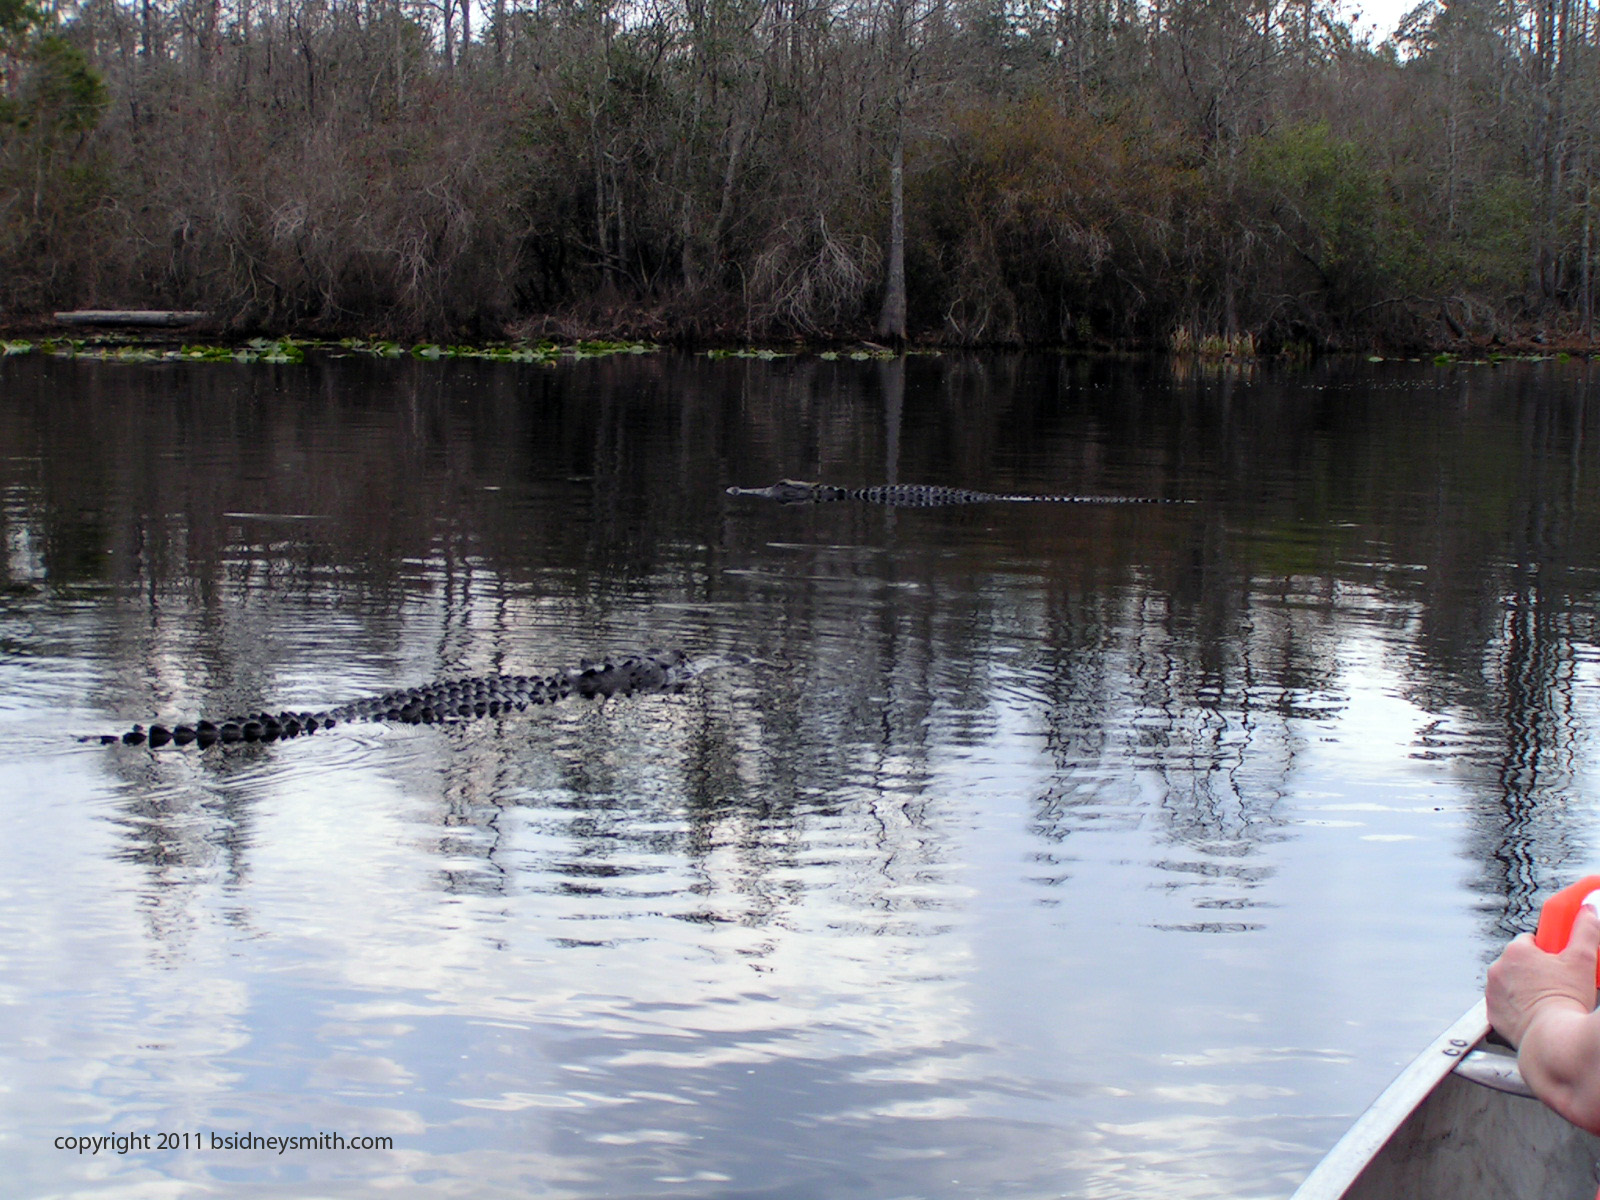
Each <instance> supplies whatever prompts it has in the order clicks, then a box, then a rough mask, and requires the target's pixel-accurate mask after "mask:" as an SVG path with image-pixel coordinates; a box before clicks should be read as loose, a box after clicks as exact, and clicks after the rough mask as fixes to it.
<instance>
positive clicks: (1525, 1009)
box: [1485, 904, 1600, 1046]
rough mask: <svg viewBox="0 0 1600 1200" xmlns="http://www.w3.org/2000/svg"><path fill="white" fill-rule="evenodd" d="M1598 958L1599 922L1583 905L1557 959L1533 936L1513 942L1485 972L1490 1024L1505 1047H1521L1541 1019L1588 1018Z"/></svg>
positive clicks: (1590, 1010) (1591, 910)
mask: <svg viewBox="0 0 1600 1200" xmlns="http://www.w3.org/2000/svg"><path fill="white" fill-rule="evenodd" d="M1597 955H1600V916H1596V915H1595V911H1594V910H1593V909H1592V908H1590V907H1589V906H1588V905H1587V904H1585V905H1584V906H1583V907H1581V908H1580V909H1579V910H1578V917H1577V920H1575V921H1574V922H1573V923H1572V935H1571V938H1570V939H1569V940H1568V942H1567V948H1566V949H1565V950H1563V951H1561V953H1559V954H1546V953H1545V952H1544V951H1543V950H1541V949H1539V948H1538V947H1537V946H1535V945H1534V944H1533V937H1532V935H1531V934H1526V933H1525V934H1523V935H1522V936H1521V937H1519V938H1516V939H1514V940H1513V941H1512V942H1511V944H1510V945H1508V946H1507V947H1506V948H1505V950H1504V951H1502V952H1501V954H1500V957H1499V958H1498V959H1496V960H1495V962H1494V965H1493V966H1491V967H1490V968H1489V982H1488V986H1487V987H1486V988H1485V997H1486V998H1487V1000H1488V1002H1489V1021H1490V1023H1491V1024H1492V1025H1493V1026H1494V1027H1495V1029H1497V1030H1498V1031H1499V1032H1500V1035H1501V1036H1502V1037H1504V1038H1505V1039H1506V1041H1508V1042H1510V1043H1511V1044H1512V1045H1513V1046H1521V1045H1522V1042H1523V1039H1524V1038H1525V1037H1527V1034H1528V1029H1529V1027H1530V1026H1532V1025H1533V1023H1534V1020H1535V1018H1537V1017H1539V1016H1541V1015H1543V1014H1545V1013H1548V1012H1558V1011H1559V1012H1576V1013H1579V1014H1587V1013H1590V1012H1592V1011H1593V1010H1594V1006H1595V959H1596V956H1597Z"/></svg>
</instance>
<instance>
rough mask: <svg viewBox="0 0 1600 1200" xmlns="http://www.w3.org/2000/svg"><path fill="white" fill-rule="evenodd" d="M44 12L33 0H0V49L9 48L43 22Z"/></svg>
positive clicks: (16, 44) (19, 42)
mask: <svg viewBox="0 0 1600 1200" xmlns="http://www.w3.org/2000/svg"><path fill="white" fill-rule="evenodd" d="M45 20H46V17H45V12H44V10H43V9H42V8H40V7H39V6H38V5H37V4H35V3H33V0H0V50H10V49H12V48H14V47H16V46H18V45H21V44H22V42H23V41H24V40H25V39H26V38H27V36H28V35H29V34H30V33H32V32H33V31H34V30H35V29H37V28H39V27H40V26H42V25H43V24H44V23H45Z"/></svg>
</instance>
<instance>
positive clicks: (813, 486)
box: [728, 479, 1191, 508]
mask: <svg viewBox="0 0 1600 1200" xmlns="http://www.w3.org/2000/svg"><path fill="white" fill-rule="evenodd" d="M728 495H730V496H760V497H761V498H762V499H764V500H776V501H777V502H778V503H780V504H824V503H827V502H830V501H834V500H863V501H866V502H867V503H869V504H891V505H894V506H896V507H899V508H937V507H940V506H942V505H947V504H993V503H1006V504H1189V503H1191V501H1188V500H1168V499H1165V498H1162V497H1157V496H1058V495H1043V496H1035V495H1028V494H1027V493H1024V492H976V491H973V490H972V489H971V488H955V487H942V486H939V485H937V484H923V483H880V484H874V485H873V486H871V487H857V488H847V487H838V486H836V485H834V484H831V483H807V482H806V481H805V480H803V479H780V480H778V482H777V483H775V484H773V485H772V486H771V487H764V488H744V487H731V488H729V489H728Z"/></svg>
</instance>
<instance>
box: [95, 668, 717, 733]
mask: <svg viewBox="0 0 1600 1200" xmlns="http://www.w3.org/2000/svg"><path fill="white" fill-rule="evenodd" d="M737 661H741V660H739V659H738V658H736V657H706V658H690V657H689V656H688V655H686V654H685V653H684V652H683V651H681V650H647V651H645V652H644V653H642V654H627V655H622V656H619V657H616V658H610V659H604V660H601V661H598V662H594V661H590V660H589V659H583V660H581V661H580V662H579V665H578V666H576V667H571V668H568V669H566V670H562V671H556V672H554V673H553V674H550V675H473V676H467V677H465V678H461V679H447V680H440V681H438V682H435V683H430V684H427V685H425V686H423V687H410V688H397V689H395V690H393V691H389V692H384V693H383V694H381V695H377V696H367V697H363V698H362V699H359V700H351V701H347V702H345V703H343V704H338V705H335V706H334V707H332V708H329V709H327V710H326V711H319V712H283V713H276V714H274V713H257V714H254V715H250V716H234V717H229V718H228V719H227V720H224V721H211V720H204V719H202V720H198V721H195V722H193V723H185V724H178V725H172V726H167V725H159V724H153V725H150V726H148V727H146V726H144V725H135V726H133V728H131V729H129V730H128V731H127V732H126V733H120V734H101V735H98V736H93V737H84V738H79V739H78V740H79V741H83V742H99V743H100V744H102V745H107V746H110V745H116V744H117V743H121V744H123V745H126V746H142V745H146V744H148V745H150V746H151V747H153V748H160V747H162V746H166V745H169V744H170V745H177V746H187V745H191V744H193V745H198V746H200V747H202V748H203V747H206V746H210V745H214V744H216V743H218V742H223V743H232V742H270V741H277V740H278V739H280V738H291V737H299V736H300V735H302V734H310V733H315V732H317V731H318V730H319V729H331V728H333V727H334V726H335V725H340V724H348V723H351V722H357V721H398V722H404V723H406V724H410V725H431V724H435V723H440V722H447V721H470V720H475V719H477V718H479V717H494V716H499V715H501V714H502V713H508V712H521V711H523V710H524V709H527V708H530V707H533V706H536V705H541V704H554V703H555V702H556V701H558V700H563V699H565V698H566V697H568V696H580V697H586V698H590V699H596V698H599V699H604V698H608V697H611V696H627V695H632V694H633V693H635V692H681V691H682V690H683V689H684V688H685V687H687V686H688V684H689V682H690V681H691V680H693V679H694V678H695V677H696V676H698V675H700V674H701V673H702V672H703V671H705V670H707V669H709V668H710V667H713V666H720V665H724V664H731V663H733V662H737Z"/></svg>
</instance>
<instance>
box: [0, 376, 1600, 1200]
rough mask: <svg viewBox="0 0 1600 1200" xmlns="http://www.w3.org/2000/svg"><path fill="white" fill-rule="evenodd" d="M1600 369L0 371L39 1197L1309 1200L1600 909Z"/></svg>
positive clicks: (16, 1158) (18, 967) (24, 1156)
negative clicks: (510, 692) (657, 664)
mask: <svg viewBox="0 0 1600 1200" xmlns="http://www.w3.org/2000/svg"><path fill="white" fill-rule="evenodd" d="M1595 381H1596V377H1595V375H1594V374H1593V371H1592V370H1591V369H1589V368H1585V367H1583V366H1581V365H1577V364H1571V365H1566V364H1555V363H1546V364H1518V365H1506V366H1501V367H1498V368H1490V367H1488V366H1456V367H1442V368H1441V367H1434V366H1431V365H1422V364H1406V363H1382V364H1375V365H1374V364H1366V363H1362V364H1344V365H1328V366H1319V367H1315V368H1308V369H1299V370H1287V369H1284V370H1276V369H1261V370H1258V371H1256V372H1254V373H1216V372H1209V373H1207V372H1198V373H1197V372H1183V371H1177V370H1175V369H1174V368H1172V367H1171V366H1170V365H1166V364H1162V365H1140V364H1127V363H1123V364H1109V363H1100V364H1083V363H1078V362H1073V361H1068V360H1060V359H1046V358H1036V359H957V358H945V359H933V358H926V359H917V358H914V359H911V360H909V361H908V362H905V363H900V364H895V363H876V362H853V361H842V362H824V361H821V360H818V359H815V358H796V359H782V360H778V361H775V362H770V363H761V362H711V361H709V360H706V359H703V358H702V359H689V358H677V357H671V356H667V355H660V356H650V357H644V358H626V359H609V360H600V361H590V362H581V363H575V364H569V365H567V366H564V367H562V368H559V369H555V370H551V369H548V368H541V367H531V366H526V367H525V366H514V365H505V364H483V363H476V364H467V363H443V364H423V363H414V362H400V363H374V362H371V361H367V360H358V359H332V358H323V359H318V360H315V361H312V362H310V363H308V364H306V365H304V366H285V367H272V366H265V365H251V366H234V365H231V364H194V365H189V364H184V365H170V366H148V365H128V364H111V363H92V362H73V361H66V360H54V359H48V358H39V357H29V358H19V359H11V360H5V361H3V362H0V504H3V508H0V532H3V537H4V546H5V555H4V559H3V562H4V567H3V572H4V577H3V581H0V582H3V583H4V591H3V595H0V736H3V737H4V739H5V741H4V745H5V746H6V752H5V754H4V757H3V759H0V804H3V805H4V813H3V815H4V823H5V829H6V830H7V836H6V838H5V839H4V841H3V843H0V846H3V848H0V903H3V904H4V906H5V907H4V912H5V917H6V919H5V920H4V922H3V923H0V1011H3V1014H4V1016H3V1020H0V1155H3V1160H4V1162H5V1174H6V1177H7V1179H8V1181H9V1182H8V1185H7V1194H8V1195H14V1196H27V1197H45V1196H49V1197H66V1196H73V1197H79V1196H82V1197H97V1198H98V1197H139V1198H143V1197H153V1196H160V1197H188V1196H202V1195H208V1196H209V1195H226V1196H229V1197H235V1196H237V1197H268V1196H272V1197H277V1196H289V1195H293V1196H298V1197H304V1196H327V1197H355V1196H363V1197H364V1196H371V1195H386V1196H393V1197H440V1196H445V1197H474V1198H476V1197H485V1198H487V1197H601V1196H605V1197H640V1198H643V1197H651V1198H656V1197H695V1198H699V1197H716V1198H727V1197H752V1198H756V1197H760V1198H773V1200H778V1198H783V1200H788V1198H795V1200H800V1198H826V1200H857V1198H860V1200H868V1198H871V1200H892V1198H899V1197H927V1198H930V1200H955V1198H966V1197H971V1198H980V1197H1045V1196H1074V1197H1078V1196H1082V1197H1151V1198H1155V1197H1162V1198H1170V1197H1228V1198H1243V1197H1272V1196H1283V1195H1286V1194H1287V1193H1288V1192H1289V1191H1290V1190H1292V1188H1293V1186H1294V1184H1295V1183H1296V1182H1297V1181H1298V1179H1299V1178H1300V1176H1301V1175H1302V1174H1303V1173H1304V1171H1305V1170H1306V1169H1307V1168H1308V1167H1309V1166H1310V1164H1311V1163H1312V1162H1314V1161H1315V1159H1316V1158H1317V1157H1318V1156H1319V1155H1320V1154H1321V1153H1322V1151H1323V1150H1325V1149H1326V1148H1327V1147H1328V1146H1329V1145H1330V1144H1331V1143H1332V1142H1333V1140H1334V1139H1335V1138H1336V1137H1337V1135H1338V1134H1339V1132H1341V1131H1342V1129H1343V1128H1344V1126H1345V1125H1346V1124H1347V1123H1348V1121H1349V1120H1350V1119H1351V1117H1352V1116H1353V1115H1354V1114H1355V1113H1356V1112H1357V1111H1358V1110H1359V1109H1360V1108H1361V1107H1362V1106H1363V1105H1364V1104H1365V1103H1366V1102H1367V1101H1368V1100H1369V1099H1370V1098H1371V1097H1372V1096H1373V1095H1374V1094H1375V1093H1376V1092H1377V1091H1378V1090H1379V1089H1380V1088H1381V1087H1382V1086H1383V1084H1384V1083H1386V1082H1387V1080H1388V1079H1389V1078H1390V1077H1391V1076H1392V1075H1393V1073H1394V1071H1395V1070H1396V1069H1397V1068H1398V1066H1399V1065H1400V1064H1402V1063H1403V1062H1404V1061H1406V1060H1407V1059H1408V1058H1409V1057H1410V1056H1411V1055H1412V1054H1413V1053H1414V1052H1415V1051H1416V1050H1417V1049H1419V1048H1420V1046H1421V1045H1422V1044H1423V1043H1424V1042H1425V1041H1426V1040H1428V1038H1429V1037H1431V1036H1432V1035H1433V1034H1434V1033H1436V1032H1437V1031H1438V1029H1439V1028H1441V1027H1442V1026H1443V1025H1444V1024H1445V1023H1446V1022H1447V1021H1448V1020H1450V1019H1451V1018H1453V1017H1455V1016H1457V1015H1458V1014H1459V1013H1460V1011H1461V1010H1463V1009H1465V1008H1466V1007H1467V1005H1468V1004H1469V1003H1471V1002H1472V1001H1473V1000H1474V999H1475V997H1476V994H1477V989H1478V987H1479V984H1480V980H1481V976H1482V970H1483V965H1484V963H1485V961H1486V959H1487V958H1488V957H1489V956H1492V954H1493V952H1494V949H1495V947H1496V945H1497V944H1498V943H1499V941H1500V940H1502V939H1503V938H1504V937H1505V936H1506V934H1507V933H1508V932H1509V931H1511V930H1514V929H1516V928H1520V927H1522V926H1523V925H1524V924H1526V922H1527V919H1528V915H1529V913H1530V911H1531V910H1532V907H1533V906H1534V905H1535V904H1536V902H1537V899H1538V897H1539V896H1540V895H1541V894H1542V891H1543V890H1545V889H1548V888H1550V887H1552V886H1554V885H1555V884H1557V883H1560V882H1562V881H1565V880H1567V879H1569V878H1571V877H1573V876H1575V875H1576V874H1578V873H1581V872H1583V871H1585V870H1589V869H1592V868H1593V865H1594V862H1595V859H1596V857H1597V856H1596V847H1595V833H1596V822H1595V805H1594V802H1593V799H1592V797H1593V796H1594V788H1593V782H1594V774H1595V770H1596V749H1595V744H1594V740H1593V729H1594V727H1595V718H1596V715H1597V710H1600V706H1597V693H1596V687H1597V680H1600V672H1597V666H1596V658H1597V656H1596V648H1595V628H1594V623H1595V618H1596V605H1595V597H1596V591H1597V583H1600V523H1597V520H1596V518H1597V516H1600V492H1597V478H1600V473H1597V471H1596V469H1595V467H1594V465H1593V457H1594V453H1595V451H1594V447H1595V446H1596V445H1600V442H1597V436H1600V429H1597V428H1596V424H1597V419H1600V405H1597V404H1595V403H1594V402H1593V400H1594V388H1595ZM780 476H792V477H800V478H824V479H828V480H832V481H836V482H844V483H868V482H879V481H883V480H894V479H897V480H901V481H908V482H946V483H953V484H958V485H962V486H968V487H977V488H985V489H989V490H1007V491H1011V490H1015V491H1032V492H1043V491H1051V492H1062V491H1064V492H1106V493H1118V494H1145V495H1157V496H1165V497H1183V498H1187V499H1192V500H1194V501H1195V503H1194V504H1189V505H1171V506H1149V507H1141V506H1117V507H1104V508H1092V507H1057V506H1021V505H990V506H984V507H980V508H960V509H942V510H886V509H882V508H872V507H867V506H858V505H851V504H837V505H829V506H807V507H794V508H783V507H779V506H777V505H772V504H768V503H765V502H762V501H756V500H745V499H738V498H732V497H728V496H726V495H724V494H723V489H724V488H725V487H726V486H727V485H729V484H735V483H736V484H744V485H755V484H765V483H769V482H771V481H772V480H774V479H776V478H778V477H780ZM655 645H662V646H680V647H684V648H686V649H689V650H691V651H694V652H696V653H705V654H710V653H723V654H739V655H747V656H749V657H750V659H751V660H752V661H751V662H750V663H749V664H748V665H746V666H740V667H735V668H731V669H726V670H721V671H717V672H714V673H712V674H709V675H707V676H706V677H704V678H702V679H700V680H699V681H697V682H696V683H695V684H694V685H693V686H692V687H691V688H690V689H689V690H688V691H686V692H685V693H683V694H681V695H657V696H636V697H632V698H627V699H623V698H618V699H615V700H613V701H610V702H606V703H604V704H590V703H582V702H577V701H572V702H568V703H565V704H563V705H559V706H555V707H551V708H545V709H540V710H537V711H534V712H529V713H525V714H519V715H515V716H510V717H502V718H498V719H490V720H483V721H478V722H473V723H471V724H464V725H458V726H450V727H443V728H439V727H434V728H428V727H422V728H419V727H409V726H391V725H352V726H346V727H342V728H340V729H338V730H335V731H333V732H331V733H327V734H318V735H317V736H315V737H313V738H309V739H307V738H302V739H298V740H296V741H294V742H290V743H280V744H276V745H255V746H239V747H232V748H227V749H224V748H221V747H217V748H213V749H211V750H208V751H205V752H203V753H201V752H198V751H196V750H194V749H192V748H191V749H189V750H183V751H179V750H174V749H170V748H169V749H166V750H162V751H158V752H151V751H149V750H147V749H139V748H125V747H120V746H119V747H114V748H102V747H99V746H87V745H80V744H79V743H77V742H76V741H75V740H74V735H77V734H86V733H98V732H107V731H111V730H114V729H119V728H124V727H126V725H127V724H128V723H129V722H132V721H148V720H150V719H151V718H152V717H163V718H174V717H184V716H194V715H197V714H206V713H219V712H222V711H223V710H228V711H234V710H240V709H250V710H255V709H258V708H262V707H269V708H272V709H278V708H285V707H293V708H304V707H318V706H326V705H327V704H330V703H332V702H334V701H337V700H344V699H348V698H351V697H354V696H358V695H361V694H365V693H369V692H376V691H382V690H386V689H388V688H391V687H395V686H400V685H406V684H414V683H421V682H425V681H427V680H429V679H432V678H435V677H439V676H448V675H460V674H468V673H480V672H488V671H505V672H512V673H528V672H534V671H540V670H548V669H551V668H555V667H559V666H563V665H567V664H571V663H575V662H576V661H577V660H578V659H579V658H580V657H581V656H584V655H592V654H596V653H603V652H609V651H614V650H623V649H629V648H640V647H645V646H655ZM163 1132H165V1133H168V1134H175V1135H178V1142H179V1145H178V1148H177V1149H159V1148H158V1147H157V1140H156V1139H157V1138H158V1137H159V1135H160V1134H161V1133H163ZM130 1133H131V1134H139V1135H151V1141H150V1143H149V1148H145V1146H143V1145H139V1144H136V1145H133V1146H128V1145H127V1144H126V1143H124V1149H125V1151H126V1152H125V1153H121V1154H118V1153H117V1152H116V1149H115V1146H110V1147H107V1148H105V1149H102V1150H101V1151H100V1152H99V1153H98V1154H84V1155H79V1154H75V1153H72V1152H70V1151H67V1150H64V1149H60V1148H58V1147H57V1145H56V1143H55V1139H57V1138H59V1137H63V1136H66V1135H75V1136H76V1135H104V1134H130ZM322 1133H335V1134H338V1135H341V1136H342V1137H344V1138H346V1139H354V1138H360V1137H380V1138H389V1139H391V1140H392V1143H391V1145H390V1146H389V1147H388V1148H384V1149H368V1148H354V1147H347V1148H345V1149H342V1150H341V1149H312V1148H303V1147H297V1148H295V1149H292V1150H288V1151H286V1152H284V1153H281V1154H280V1153H276V1152H274V1151H273V1150H271V1149H260V1150H238V1149H231V1148H221V1147H219V1148H215V1149H214V1148H212V1142H211V1139H212V1137H213V1135H216V1136H218V1137H227V1136H230V1135H234V1134H255V1135H256V1136H258V1137H269V1136H276V1137H286V1136H295V1135H306V1134H322ZM184 1135H188V1136H187V1139H185V1137H184ZM185 1140H187V1142H188V1145H189V1147H190V1148H188V1149H185V1148H183V1142H184V1141H185ZM196 1141H198V1142H200V1144H201V1146H202V1148H201V1149H199V1150H195V1149H193V1148H192V1147H193V1146H194V1144H195V1142H196Z"/></svg>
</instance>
